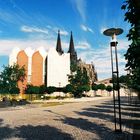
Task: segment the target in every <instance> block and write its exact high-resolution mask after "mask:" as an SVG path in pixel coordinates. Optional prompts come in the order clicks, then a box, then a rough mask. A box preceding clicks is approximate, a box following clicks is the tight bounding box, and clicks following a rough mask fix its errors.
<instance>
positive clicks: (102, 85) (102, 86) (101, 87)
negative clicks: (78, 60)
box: [98, 84, 106, 94]
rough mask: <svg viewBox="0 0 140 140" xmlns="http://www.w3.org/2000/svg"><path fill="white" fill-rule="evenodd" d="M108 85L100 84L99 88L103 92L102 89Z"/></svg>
mask: <svg viewBox="0 0 140 140" xmlns="http://www.w3.org/2000/svg"><path fill="white" fill-rule="evenodd" d="M105 88H106V86H105V85H104V84H99V85H98V89H100V90H101V94H102V91H103V90H105Z"/></svg>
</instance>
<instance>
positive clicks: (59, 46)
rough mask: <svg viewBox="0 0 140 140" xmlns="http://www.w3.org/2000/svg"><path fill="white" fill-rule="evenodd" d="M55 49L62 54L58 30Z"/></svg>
mask: <svg viewBox="0 0 140 140" xmlns="http://www.w3.org/2000/svg"><path fill="white" fill-rule="evenodd" d="M56 51H57V52H58V53H59V54H60V55H61V54H63V53H64V52H63V50H62V47H61V38H60V31H59V30H58V36H57V44H56Z"/></svg>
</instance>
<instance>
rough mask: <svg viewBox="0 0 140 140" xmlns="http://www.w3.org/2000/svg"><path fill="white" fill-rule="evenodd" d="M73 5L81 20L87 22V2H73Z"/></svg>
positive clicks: (81, 0) (82, 0)
mask: <svg viewBox="0 0 140 140" xmlns="http://www.w3.org/2000/svg"><path fill="white" fill-rule="evenodd" d="M71 3H72V5H73V6H74V8H76V10H77V11H78V13H79V14H80V16H81V18H82V19H83V20H84V21H85V20H86V0H71Z"/></svg>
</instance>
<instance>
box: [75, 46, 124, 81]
mask: <svg viewBox="0 0 140 140" xmlns="http://www.w3.org/2000/svg"><path fill="white" fill-rule="evenodd" d="M78 57H79V58H81V59H82V60H83V61H85V62H86V63H91V62H93V64H94V65H95V68H96V70H97V74H98V77H99V79H104V78H109V77H111V76H112V74H111V73H112V72H111V56H110V48H109V47H108V45H104V46H102V47H101V48H89V49H85V50H84V51H78ZM125 63H126V60H125V58H124V56H123V54H122V53H121V52H120V51H118V65H119V73H120V75H123V74H126V72H125V70H124V69H125Z"/></svg>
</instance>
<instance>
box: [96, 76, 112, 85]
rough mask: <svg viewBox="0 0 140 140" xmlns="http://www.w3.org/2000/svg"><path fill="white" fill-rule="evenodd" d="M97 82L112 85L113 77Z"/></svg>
mask: <svg viewBox="0 0 140 140" xmlns="http://www.w3.org/2000/svg"><path fill="white" fill-rule="evenodd" d="M96 84H105V85H106V86H108V85H112V78H107V79H103V80H100V81H97V82H96Z"/></svg>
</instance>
